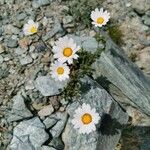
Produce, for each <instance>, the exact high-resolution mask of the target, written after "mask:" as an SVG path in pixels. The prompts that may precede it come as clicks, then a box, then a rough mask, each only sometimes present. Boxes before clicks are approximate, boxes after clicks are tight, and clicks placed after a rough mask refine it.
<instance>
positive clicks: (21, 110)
mask: <svg viewBox="0 0 150 150" xmlns="http://www.w3.org/2000/svg"><path fill="white" fill-rule="evenodd" d="M24 100H25V98H24V97H23V96H22V94H21V93H20V92H18V93H17V95H16V96H14V97H13V106H12V110H11V112H10V113H9V116H8V118H7V120H8V121H9V122H12V121H17V120H21V119H25V118H29V117H32V116H33V115H32V113H31V112H30V111H29V110H28V109H27V107H26V105H25V102H24Z"/></svg>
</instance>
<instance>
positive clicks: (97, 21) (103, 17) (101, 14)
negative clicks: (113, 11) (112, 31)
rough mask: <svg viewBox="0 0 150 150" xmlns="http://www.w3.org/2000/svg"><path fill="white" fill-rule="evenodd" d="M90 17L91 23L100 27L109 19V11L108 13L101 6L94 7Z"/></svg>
mask: <svg viewBox="0 0 150 150" xmlns="http://www.w3.org/2000/svg"><path fill="white" fill-rule="evenodd" d="M91 19H92V24H93V25H95V26H96V27H102V26H103V25H106V24H107V22H108V21H109V19H110V13H108V12H107V10H106V11H104V10H103V8H101V9H100V10H99V9H98V8H96V9H95V10H94V11H92V12H91Z"/></svg>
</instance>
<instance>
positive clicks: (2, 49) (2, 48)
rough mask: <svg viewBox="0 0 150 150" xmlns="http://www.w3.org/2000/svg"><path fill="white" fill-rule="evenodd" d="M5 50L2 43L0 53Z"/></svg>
mask: <svg viewBox="0 0 150 150" xmlns="http://www.w3.org/2000/svg"><path fill="white" fill-rule="evenodd" d="M4 51H5V47H4V46H3V45H2V44H0V54H1V53H3V52H4Z"/></svg>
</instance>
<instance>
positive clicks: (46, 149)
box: [37, 146, 57, 150]
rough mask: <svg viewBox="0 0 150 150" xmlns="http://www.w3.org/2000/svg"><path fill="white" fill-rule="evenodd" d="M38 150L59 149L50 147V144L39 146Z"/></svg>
mask: <svg viewBox="0 0 150 150" xmlns="http://www.w3.org/2000/svg"><path fill="white" fill-rule="evenodd" d="M37 150H57V149H55V148H53V147H50V146H42V147H41V148H38V149H37Z"/></svg>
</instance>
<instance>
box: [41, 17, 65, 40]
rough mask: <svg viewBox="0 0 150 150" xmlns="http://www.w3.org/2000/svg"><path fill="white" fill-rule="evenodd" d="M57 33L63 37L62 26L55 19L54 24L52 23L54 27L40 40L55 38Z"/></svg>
mask: <svg viewBox="0 0 150 150" xmlns="http://www.w3.org/2000/svg"><path fill="white" fill-rule="evenodd" d="M57 33H60V34H61V35H64V33H65V32H64V29H63V28H62V25H61V24H60V22H59V20H58V19H55V23H54V27H53V29H51V30H50V31H48V32H47V33H46V35H44V36H43V37H42V39H43V40H44V41H46V40H48V39H50V38H51V37H53V36H55V35H56V34H57Z"/></svg>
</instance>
